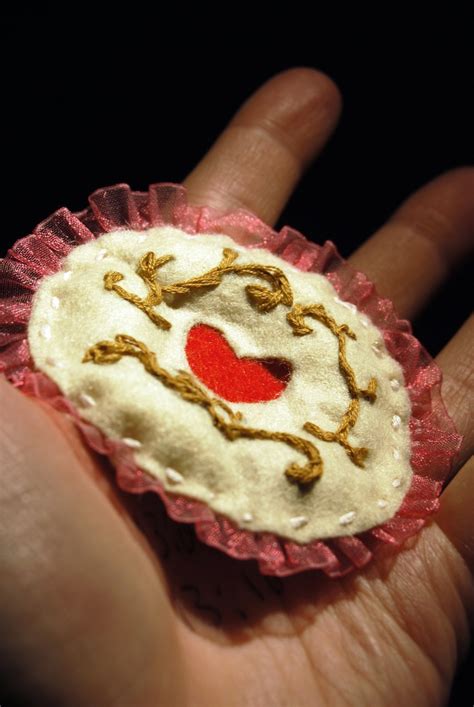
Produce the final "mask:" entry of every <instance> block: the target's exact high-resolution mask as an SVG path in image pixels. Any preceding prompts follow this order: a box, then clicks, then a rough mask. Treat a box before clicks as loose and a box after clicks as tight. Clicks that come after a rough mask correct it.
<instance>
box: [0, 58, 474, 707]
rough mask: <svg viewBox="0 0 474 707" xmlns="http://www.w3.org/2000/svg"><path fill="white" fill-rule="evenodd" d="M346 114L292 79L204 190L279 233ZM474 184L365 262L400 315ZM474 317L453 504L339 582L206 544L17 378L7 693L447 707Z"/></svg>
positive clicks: (412, 213)
mask: <svg viewBox="0 0 474 707" xmlns="http://www.w3.org/2000/svg"><path fill="white" fill-rule="evenodd" d="M340 105H341V99H340V95H339V92H338V90H337V88H336V87H335V85H334V84H333V83H332V81H331V80H330V79H328V77H326V76H325V75H324V74H321V73H320V72H318V71H316V70H312V69H306V68H297V69H292V70H289V71H286V72H283V73H282V74H279V75H277V76H275V77H273V79H271V80H270V81H268V82H267V83H266V84H265V85H264V86H262V87H261V88H260V89H259V90H258V91H257V92H256V93H255V94H254V95H253V96H251V97H250V99H249V100H248V101H247V102H246V103H245V104H244V105H243V106H242V108H241V109H240V110H239V111H238V113H237V114H236V115H235V116H234V118H233V119H232V121H231V122H230V124H229V125H228V126H227V128H226V129H225V131H224V132H223V134H222V135H221V136H220V138H219V139H218V140H217V142H216V143H215V144H214V146H213V147H212V149H211V150H210V152H209V153H208V154H207V155H206V156H205V158H204V159H203V160H202V162H201V163H200V164H199V165H198V166H197V167H196V168H195V170H194V171H193V172H192V173H191V174H190V175H189V177H188V178H187V179H186V180H185V182H184V183H185V185H186V186H187V188H188V194H189V199H190V201H191V202H192V203H195V204H208V205H211V206H215V207H218V208H238V207H244V208H248V209H251V210H252V211H254V212H255V213H257V214H258V215H259V216H260V217H261V218H262V219H263V220H265V221H266V222H267V223H269V224H271V225H272V224H274V223H275V221H276V219H277V218H278V216H279V214H280V213H281V211H282V209H283V208H284V206H285V203H286V201H287V199H288V198H289V196H290V194H291V192H292V190H293V189H294V187H295V185H296V183H297V181H298V179H299V178H300V176H301V174H302V172H303V170H304V169H305V168H306V166H307V165H308V164H309V163H310V161H311V160H312V159H313V158H314V157H315V156H316V155H317V154H318V152H319V151H320V150H321V149H322V148H323V146H324V144H325V142H326V140H327V138H328V137H329V135H330V134H331V132H332V130H333V129H334V127H335V124H336V122H337V118H338V115H339V112H340ZM269 175H270V176H271V178H269ZM473 193H474V169H472V168H467V167H466V168H462V169H457V170H453V171H451V172H448V173H446V174H444V175H442V176H440V177H438V178H437V179H435V180H434V181H433V182H431V183H429V184H428V185H426V186H425V187H423V188H422V189H420V191H418V192H417V193H415V194H414V195H413V196H412V197H411V198H410V199H408V200H407V201H406V202H405V203H404V204H403V205H402V206H401V207H400V208H399V209H398V210H397V211H396V212H395V213H394V214H393V216H392V217H391V218H390V220H389V221H388V222H387V223H386V224H385V225H384V226H383V227H381V228H380V230H379V231H378V232H377V233H375V234H374V235H373V236H372V237H371V238H370V239H369V240H368V241H367V242H366V244H365V245H364V246H362V248H360V249H359V251H357V252H356V253H355V254H354V255H353V256H352V258H351V260H352V262H353V264H355V265H356V266H357V267H358V268H360V269H361V270H363V271H364V272H366V273H367V274H368V275H369V277H371V279H372V280H374V281H375V282H376V284H377V285H378V289H379V291H380V293H381V294H383V295H387V296H389V297H391V298H392V299H393V300H394V302H395V304H396V307H397V309H398V312H399V314H400V315H401V316H406V317H412V316H413V315H415V314H416V313H417V312H418V311H419V310H420V308H421V307H422V306H423V305H424V304H425V303H426V302H427V300H428V298H429V297H430V295H431V294H432V292H433V291H434V289H435V288H436V287H437V286H438V285H439V284H440V283H441V281H442V280H443V278H444V277H445V276H446V275H447V268H448V267H450V266H451V265H453V264H454V263H455V262H456V261H458V260H459V259H461V258H462V257H464V256H465V254H466V253H467V251H468V249H469V248H470V247H471V246H472V240H473V235H474V203H473V199H472V194H473ZM473 328H474V326H473V320H472V319H471V320H470V321H468V322H467V323H466V324H465V325H464V327H463V328H462V329H461V330H460V331H459V332H458V333H457V335H456V336H455V337H454V339H453V340H452V341H451V342H450V343H449V344H448V346H447V347H446V349H445V350H444V351H443V352H442V353H441V355H440V356H439V364H440V366H441V367H442V369H443V372H444V387H443V392H444V397H445V400H446V403H447V406H448V408H449V411H450V413H451V415H452V417H453V418H454V420H455V422H456V424H457V426H458V429H459V431H460V432H461V433H463V434H464V435H465V439H464V443H463V447H462V451H461V455H460V460H459V471H458V474H457V476H456V478H455V479H454V480H453V481H452V482H451V483H450V485H449V486H448V488H447V489H446V490H445V492H444V493H443V497H442V510H441V512H440V513H439V514H438V515H437V516H436V518H435V522H431V523H430V524H429V525H428V526H427V527H426V528H424V529H423V530H422V531H421V532H420V533H419V535H418V536H416V537H415V538H414V539H412V540H411V541H410V542H409V543H407V545H406V547H405V548H404V549H403V550H402V551H401V552H399V553H398V554H395V555H394V554H393V553H391V552H388V551H387V552H386V553H385V555H383V554H381V555H379V556H378V557H377V559H376V560H375V561H373V562H372V563H371V564H370V565H369V566H368V567H367V568H365V569H364V570H362V571H360V572H358V573H354V574H353V575H349V576H348V577H346V578H344V579H342V580H337V581H335V580H328V579H326V578H325V577H324V576H322V575H321V573H319V572H306V573H303V574H301V575H297V576H294V577H289V578H286V579H283V580H277V579H276V578H269V577H263V576H262V575H260V573H259V572H258V570H257V569H256V566H255V563H254V562H250V561H249V562H239V561H236V560H232V559H230V558H229V557H227V556H226V555H223V554H222V553H220V552H218V551H216V550H214V549H211V548H209V547H207V546H205V545H203V544H201V543H199V542H198V541H196V539H195V536H194V533H193V530H192V527H189V526H186V525H178V524H176V523H174V522H173V521H171V520H169V519H168V518H167V516H166V514H165V512H164V510H163V507H162V505H161V502H160V500H159V499H158V497H157V496H155V495H153V494H146V495H144V496H141V497H134V496H129V495H127V494H124V493H122V492H121V491H120V490H118V489H117V487H116V485H115V483H114V471H113V469H112V468H111V467H110V465H108V463H106V462H104V460H103V458H102V457H99V455H95V454H94V453H93V452H91V451H89V450H88V449H86V447H85V445H84V444H83V443H82V441H81V439H80V435H79V433H78V431H77V429H76V428H75V427H74V425H73V423H72V422H70V421H69V419H68V418H66V417H65V416H63V415H61V414H60V413H58V412H55V411H54V410H53V409H51V408H49V407H48V406H47V405H46V404H45V403H42V402H40V401H38V400H36V399H29V398H27V397H25V396H24V395H22V394H21V393H20V392H18V391H17V390H15V389H14V388H13V387H12V386H11V385H10V384H9V383H7V382H6V381H5V380H4V379H3V378H1V377H0V394H1V400H2V405H1V410H0V430H1V431H0V463H1V465H0V469H1V484H0V576H1V582H0V636H1V641H0V666H1V667H0V685H2V687H3V689H4V692H5V699H11V700H12V702H14V703H15V704H16V703H17V702H15V700H18V704H21V705H27V704H30V703H31V704H34V705H35V706H36V707H38V706H40V705H47V706H48V707H53V706H54V705H61V706H62V705H65V706H69V705H71V706H73V707H82V706H87V707H95V706H96V705H97V707H109V706H110V707H119V706H120V707H155V706H159V705H163V706H164V707H168V706H169V707H171V706H173V705H177V706H183V707H187V706H188V705H190V706H191V705H192V706H201V705H202V706H203V707H204V706H206V707H209V706H212V707H214V706H215V707H221V706H222V707H233V706H235V707H238V706H240V705H242V706H243V705H252V706H258V705H272V706H273V705H275V706H280V705H291V706H292V707H293V706H294V707H299V706H300V705H301V706H303V705H320V704H321V705H326V704H328V705H357V706H359V705H361V706H363V705H369V704H377V705H399V704H409V705H417V706H418V705H419V706H420V707H421V706H423V705H437V704H442V703H443V702H444V701H445V700H446V697H447V695H448V694H449V689H450V685H451V681H452V678H453V674H454V671H455V669H456V665H457V663H458V661H459V658H460V656H461V655H462V652H463V651H464V650H465V649H466V646H467V644H468V641H469V617H470V614H472V610H473V608H474V583H473V576H472V567H473V564H474V530H473V527H472V525H471V522H470V520H471V514H472V506H473V503H474V481H473V478H472V473H471V474H470V473H469V472H470V471H471V472H472V464H471V462H469V461H468V459H469V457H470V455H471V453H472V445H473V434H472V429H470V427H469V409H470V405H472V382H471V387H469V377H470V376H471V375H472V364H473V361H472V351H470V349H469V340H470V338H471V340H472V333H473ZM471 381H472V378H471ZM469 396H471V399H470V397H469ZM463 465H464V466H463ZM470 465H471V466H470ZM2 697H3V695H2Z"/></svg>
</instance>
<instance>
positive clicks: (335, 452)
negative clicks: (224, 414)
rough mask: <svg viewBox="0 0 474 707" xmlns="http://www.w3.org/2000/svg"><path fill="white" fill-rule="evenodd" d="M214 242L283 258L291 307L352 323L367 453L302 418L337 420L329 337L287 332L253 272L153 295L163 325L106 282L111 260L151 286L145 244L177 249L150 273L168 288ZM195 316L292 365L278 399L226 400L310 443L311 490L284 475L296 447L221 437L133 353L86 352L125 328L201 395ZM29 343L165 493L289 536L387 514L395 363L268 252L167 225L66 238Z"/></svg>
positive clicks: (393, 484)
mask: <svg viewBox="0 0 474 707" xmlns="http://www.w3.org/2000/svg"><path fill="white" fill-rule="evenodd" d="M226 248H227V249H232V250H233V251H235V252H236V253H237V258H236V260H235V263H238V264H239V265H246V264H262V265H265V266H272V267H276V268H279V270H280V271H283V273H284V274H285V276H286V278H287V280H288V282H289V283H290V286H291V290H292V293H293V300H294V303H295V304H298V305H301V306H303V307H304V306H306V305H312V304H319V305H323V307H324V309H325V311H326V312H327V314H328V315H329V316H330V317H331V318H332V319H333V320H334V321H335V322H337V324H338V325H342V324H346V325H347V326H348V327H350V329H351V330H352V331H353V332H354V334H355V336H356V338H355V339H352V338H349V337H347V339H346V356H347V360H348V362H349V363H350V366H351V367H352V369H353V372H354V374H355V379H356V381H357V384H358V386H359V387H360V388H366V387H367V385H368V384H369V381H370V379H371V378H375V379H376V382H377V395H376V399H375V400H374V401H372V402H370V401H369V400H365V399H364V400H363V399H361V400H360V405H359V414H358V418H357V421H356V423H355V425H354V427H353V428H352V429H351V430H350V432H349V436H348V441H349V443H350V445H352V446H353V447H354V448H356V447H357V448H360V447H365V448H367V449H368V455H367V458H366V460H365V463H364V467H363V468H362V467H361V466H357V465H356V464H355V463H354V461H353V460H352V459H351V458H350V456H349V455H348V453H347V450H345V449H344V448H343V446H341V444H339V443H338V442H335V441H323V440H321V439H317V438H316V437H315V436H314V435H313V434H310V433H309V432H308V431H306V430H305V429H303V425H304V424H305V423H307V422H312V423H314V424H316V425H318V426H319V427H320V428H322V429H323V430H326V431H330V432H334V431H336V430H337V428H338V426H339V425H340V423H341V419H342V417H343V415H344V414H345V412H346V411H347V409H348V405H349V403H350V401H351V396H350V394H349V391H348V386H347V383H346V380H345V379H344V376H343V375H342V374H341V368H340V363H339V358H338V352H339V348H338V339H337V337H336V336H335V335H334V333H333V332H332V331H331V330H330V329H329V328H328V327H327V326H325V325H324V324H323V323H322V322H321V321H318V320H317V319H314V318H311V319H308V320H307V324H308V325H309V326H310V327H311V329H312V332H311V333H309V334H308V335H304V336H296V335H295V333H294V331H293V329H292V327H291V326H290V325H289V323H288V321H287V318H286V315H287V314H288V312H289V310H290V307H289V306H286V305H285V304H278V305H277V306H275V307H274V308H273V309H271V310H270V311H266V312H262V311H259V310H258V308H257V307H256V306H255V303H252V301H251V300H250V299H249V296H248V293H247V291H246V286H247V285H258V286H260V287H262V286H263V287H265V288H266V289H271V285H270V284H269V283H268V282H265V281H264V280H262V278H261V277H258V276H257V275H255V274H252V273H250V274H248V273H246V274H245V275H242V274H235V273H232V272H230V273H228V274H226V275H225V277H223V278H222V281H221V283H220V284H219V285H218V286H212V287H210V286H208V287H200V288H199V289H196V290H193V291H192V292H189V293H187V294H181V295H179V296H171V297H166V296H165V297H164V299H163V301H162V302H161V304H159V305H158V306H156V307H155V308H154V309H153V311H154V312H156V314H159V315H160V316H161V317H163V318H164V319H165V320H166V321H167V322H169V323H170V324H171V327H170V328H169V329H168V330H165V329H163V328H160V326H158V325H157V324H156V323H154V322H153V321H152V319H151V318H150V317H149V316H148V315H147V314H146V312H145V311H142V309H139V308H138V307H137V306H136V305H135V304H134V303H133V302H131V301H127V300H126V299H124V298H123V297H122V296H120V295H119V294H118V293H117V291H114V290H113V289H106V287H105V285H104V276H105V275H106V274H107V273H109V272H118V273H120V274H121V276H122V278H121V279H120V282H119V284H120V286H121V287H122V288H124V289H125V290H126V291H127V292H129V293H133V294H134V295H136V296H138V297H139V298H145V297H146V296H147V294H148V293H149V289H148V288H147V286H146V284H145V281H144V279H143V278H142V277H140V276H139V274H137V266H138V264H139V262H140V260H141V258H143V256H145V254H146V253H149V252H153V253H154V254H155V255H156V256H157V257H158V258H159V257H162V256H167V255H172V256H173V259H172V260H169V262H164V263H163V264H162V266H161V267H160V268H159V270H158V275H157V277H158V282H159V283H161V285H163V286H166V285H172V284H174V283H177V282H183V281H185V280H186V281H189V280H190V279H191V278H197V277H199V276H201V275H203V274H204V273H206V272H208V271H210V270H212V269H213V268H216V266H217V265H218V264H219V263H220V262H221V260H222V257H223V251H224V249H226ZM196 324H207V325H209V326H211V327H213V328H215V329H218V330H219V331H220V332H222V334H223V335H224V336H225V338H226V339H227V341H228V343H229V344H230V346H231V347H232V348H233V349H234V351H235V353H236V354H237V356H239V357H251V358H259V359H264V358H266V359H269V358H283V359H285V360H287V361H289V362H290V363H291V365H292V367H293V371H292V376H291V379H290V381H289V383H288V385H287V387H286V389H285V390H284V391H283V392H282V394H281V395H280V396H279V397H278V398H276V399H274V400H270V401H267V402H261V403H258V402H257V403H228V405H229V407H230V408H231V409H232V411H234V412H237V411H239V412H240V413H242V422H243V423H244V424H245V425H246V426H247V427H249V428H255V429H264V430H266V431H271V432H275V433H286V434H287V435H293V436H297V437H298V438H300V439H302V440H306V441H308V442H310V443H311V444H312V445H313V446H314V447H315V448H317V450H318V451H319V453H320V455H321V458H322V461H323V466H324V470H323V473H322V475H321V477H320V478H318V479H317V480H316V481H315V482H314V484H312V485H311V486H310V487H308V488H306V489H304V490H302V488H301V486H299V485H298V484H295V483H291V482H290V480H289V479H288V477H287V476H286V475H285V470H286V469H287V468H288V467H289V466H290V465H292V464H295V463H298V464H299V463H304V462H305V461H306V460H305V458H304V456H303V454H302V453H301V451H298V449H297V448H295V447H294V446H291V445H289V444H287V443H285V442H283V441H280V440H274V439H272V440H269V439H252V438H248V439H247V438H242V437H240V438H237V439H233V440H230V439H228V438H227V437H226V436H225V435H224V434H222V431H220V430H219V429H218V428H217V427H216V426H215V425H213V421H212V419H211V417H210V415H209V412H208V410H207V409H206V408H205V407H204V406H203V405H200V404H196V403H195V402H192V401H190V400H187V399H184V398H183V397H182V395H180V394H179V392H177V391H176V390H175V389H173V388H171V387H168V386H167V385H164V384H163V382H162V381H161V380H159V379H158V378H156V377H154V376H153V375H152V374H151V373H150V372H149V371H147V370H146V368H145V367H144V365H142V362H141V361H140V360H138V359H137V358H135V357H132V356H123V357H119V358H118V360H114V361H111V362H109V363H107V364H105V365H98V364H97V363H96V362H94V361H91V360H89V361H83V358H84V355H85V353H86V351H88V350H89V349H90V348H91V347H94V346H95V345H97V344H98V342H101V341H104V340H107V341H114V339H115V337H116V336H117V335H118V334H125V335H129V336H132V337H134V339H136V340H137V341H140V342H142V343H143V344H144V345H145V346H146V347H147V349H149V350H150V351H152V352H154V353H155V354H156V360H157V361H158V363H159V366H160V367H161V369H164V370H165V371H168V372H169V373H170V374H171V375H176V374H177V373H178V372H180V371H185V372H187V373H188V374H190V375H191V376H193V378H194V380H196V382H197V383H199V385H200V387H201V389H203V390H205V391H206V390H207V389H206V386H205V385H204V384H203V383H202V382H200V381H199V380H198V379H196V377H195V376H194V375H193V373H192V371H191V369H190V366H189V363H188V360H187V357H186V353H185V344H186V339H187V336H188V333H189V331H190V330H191V328H192V327H193V326H194V325H196ZM28 341H29V346H30V350H31V354H32V357H33V360H34V363H35V365H36V367H37V368H38V369H40V370H42V371H44V372H45V373H46V374H47V375H48V376H49V377H50V378H52V379H53V380H54V381H55V382H56V383H57V384H58V386H59V387H60V389H61V390H62V392H63V394H64V395H66V396H67V397H68V398H69V399H70V400H71V401H72V402H73V403H74V404H75V405H76V406H77V408H78V409H79V411H80V413H81V415H82V417H84V418H85V419H87V420H89V421H90V422H91V423H92V424H94V425H96V426H97V427H98V428H99V429H101V430H102V431H103V432H104V434H105V435H106V436H108V437H111V438H121V439H126V440H127V441H128V443H129V445H130V447H132V448H133V449H134V457H135V460H136V463H137V464H138V465H139V466H140V467H141V468H142V469H144V470H145V471H146V472H148V473H149V474H151V475H152V476H154V477H156V478H158V479H159V480H160V482H161V483H162V484H163V486H164V487H165V488H166V489H167V490H168V491H170V492H171V493H179V494H180V495H185V496H189V497H192V498H195V499H199V500H201V501H204V502H205V503H206V504H208V505H209V506H210V507H211V508H212V509H213V510H214V511H215V512H217V513H220V514H223V515H225V516H227V517H229V518H231V519H232V520H234V521H235V522H236V523H237V524H238V525H240V526H241V527H245V528H246V529H249V530H254V531H268V532H273V533H276V534H278V535H280V536H283V537H287V538H291V539H293V540H295V541H296V542H300V543H306V542H309V541H311V540H314V539H317V538H329V537H337V536H341V535H352V534H354V533H359V532H362V531H364V530H368V529H370V528H372V527H374V526H376V525H380V524H381V523H384V522H385V521H387V520H388V519H390V518H391V517H393V516H394V515H395V513H396V512H397V510H398V508H399V507H400V505H401V503H402V501H403V498H404V496H405V494H406V492H407V490H408V488H409V486H410V482H411V478H412V470H411V466H410V434H409V428H408V423H409V419H410V410H411V408H410V401H409V397H408V393H407V390H406V388H405V386H404V380H403V373H402V370H401V367H400V365H399V364H398V362H397V361H395V360H394V359H393V358H392V357H391V356H390V355H389V354H388V352H387V350H386V349H385V346H384V343H383V339H382V337H381V333H380V331H379V330H378V329H377V328H376V327H375V326H374V325H372V323H371V322H370V320H369V319H368V318H367V317H366V316H365V315H363V314H361V313H360V312H358V311H357V310H356V308H355V307H353V306H352V305H348V304H347V303H344V302H341V301H340V300H339V298H338V296H337V293H336V291H335V289H334V287H333V286H332V285H331V283H330V282H329V281H328V280H327V279H326V278H325V277H324V276H322V275H319V274H316V273H305V272H301V271H299V270H297V269H296V268H294V267H293V266H291V265H290V264H288V263H286V262H285V261H283V260H282V259H280V258H278V257H276V256H274V255H272V254H271V253H269V252H268V251H266V250H263V249H257V248H252V249H247V248H243V247H242V246H239V245H238V244H236V243H235V242H234V241H233V240H232V239H231V238H230V237H228V236H224V235H218V234H200V235H190V234H187V233H185V232H183V231H181V230H179V229H177V228H174V227H170V226H165V227H159V228H151V229H149V230H148V231H143V232H135V231H117V232H112V233H107V234H104V235H102V236H100V237H99V238H97V239H96V240H94V241H90V242H88V243H86V244H84V245H80V246H78V247H76V248H75V249H74V250H73V251H72V252H71V253H70V254H69V255H68V257H67V258H65V260H64V263H63V269H62V271H60V272H58V273H56V274H54V275H50V276H48V277H45V278H43V280H42V281H41V283H40V286H39V288H38V290H37V292H36V293H35V296H34V301H33V309H32V315H31V318H30V321H29V325H28ZM207 393H208V394H209V396H211V397H213V398H215V397H216V395H215V393H213V392H212V391H209V390H207Z"/></svg>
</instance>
